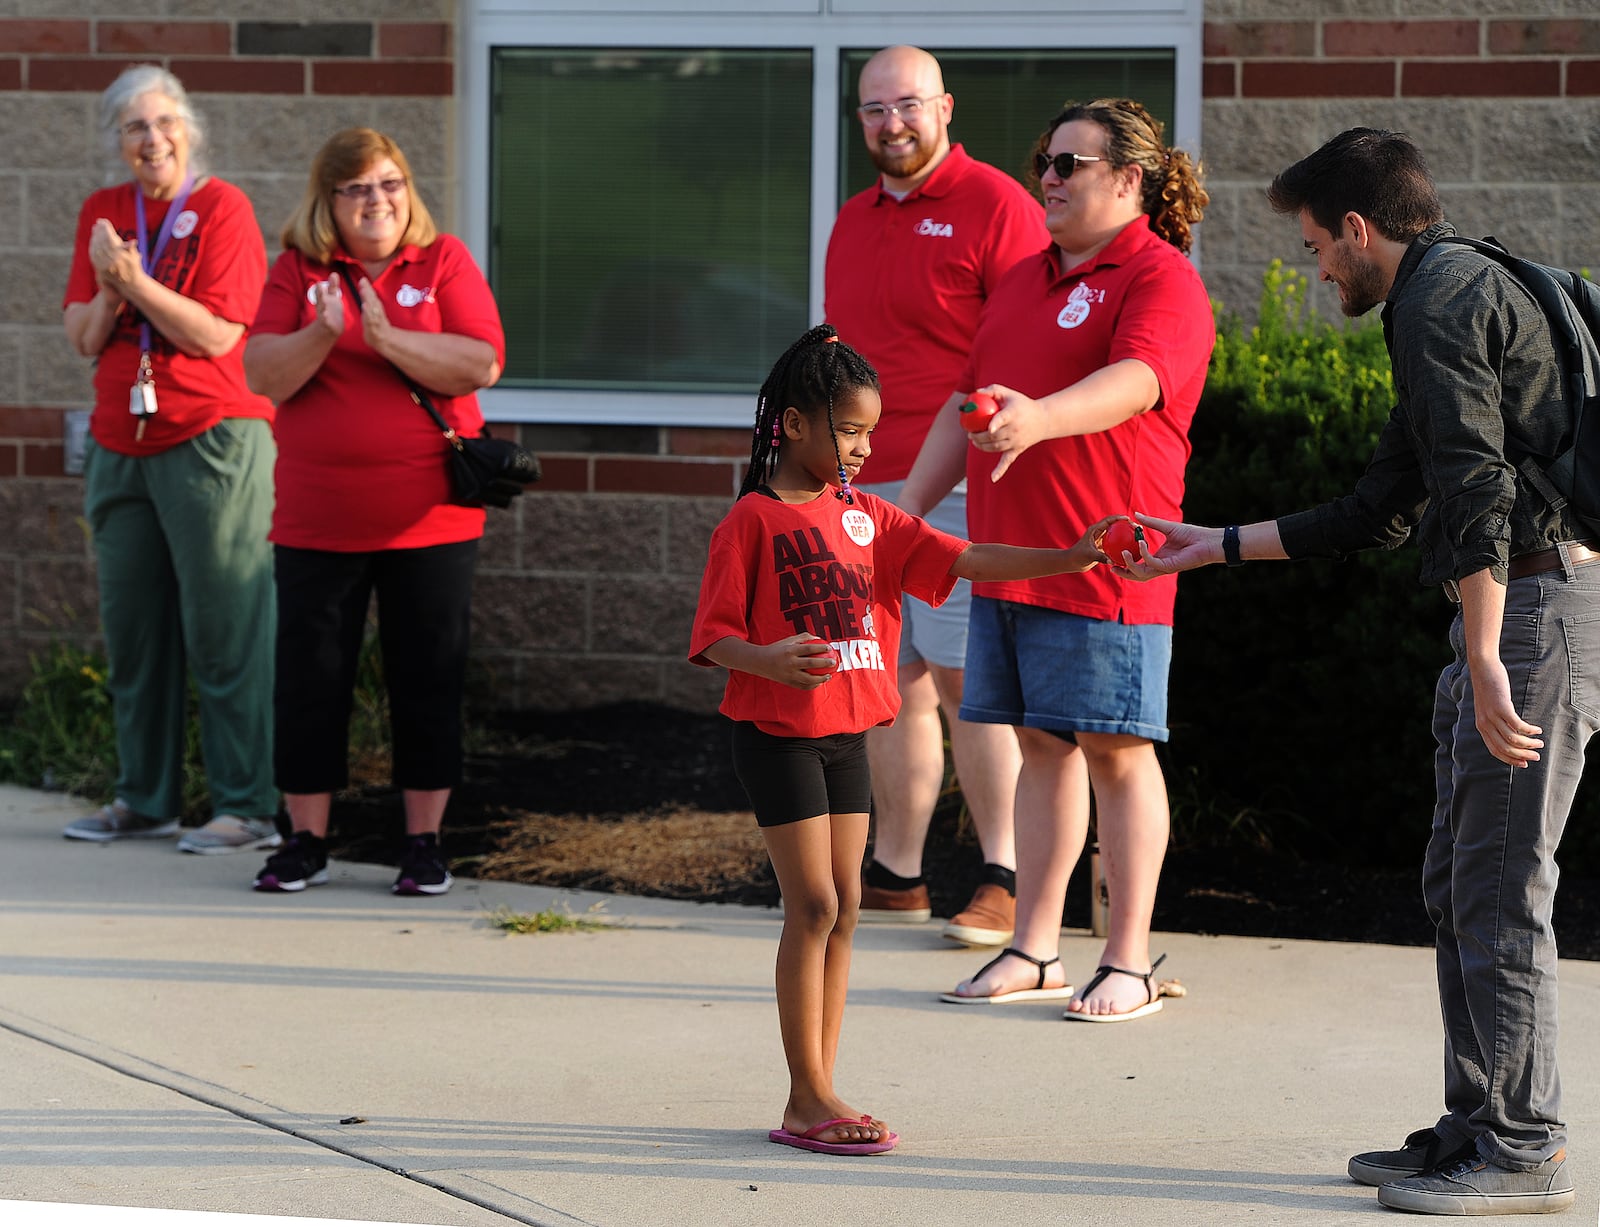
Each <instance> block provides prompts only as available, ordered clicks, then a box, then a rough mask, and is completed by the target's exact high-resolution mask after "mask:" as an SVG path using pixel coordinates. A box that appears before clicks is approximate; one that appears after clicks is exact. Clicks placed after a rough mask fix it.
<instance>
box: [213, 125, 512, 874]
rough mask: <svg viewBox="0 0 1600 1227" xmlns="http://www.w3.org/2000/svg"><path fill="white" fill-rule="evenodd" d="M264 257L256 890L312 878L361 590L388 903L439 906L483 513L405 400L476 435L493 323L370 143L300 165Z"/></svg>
mask: <svg viewBox="0 0 1600 1227" xmlns="http://www.w3.org/2000/svg"><path fill="white" fill-rule="evenodd" d="M283 246H284V252H283V254H282V255H281V256H279V257H278V260H277V262H276V263H275V264H274V265H273V268H272V274H271V276H270V277H269V278H268V281H267V288H266V291H265V292H264V293H263V295H262V298H261V309H260V311H259V313H258V314H257V315H256V321H255V325H254V327H253V328H252V329H251V334H250V341H249V344H248V345H247V346H246V349H245V356H244V365H245V373H246V375H247V376H248V377H249V379H250V386H251V387H252V388H254V389H256V390H257V391H259V392H263V393H265V394H266V395H268V396H270V397H272V399H273V400H275V401H277V402H278V472H277V478H278V505H277V508H276V510H275V511H274V513H273V517H272V541H273V544H274V550H275V555H274V569H275V573H276V577H277V587H278V673H277V687H276V689H275V692H274V699H275V708H276V721H277V735H276V746H277V751H276V771H277V779H278V785H279V787H280V788H282V789H283V792H284V804H285V807H286V808H287V809H288V811H289V820H290V824H291V826H292V827H293V834H292V836H291V837H290V839H289V840H288V841H287V842H286V843H285V844H284V846H283V847H282V848H281V849H279V850H278V852H277V853H276V854H274V855H273V856H272V857H271V858H270V859H269V860H268V861H267V864H266V866H265V868H263V869H262V871H261V873H260V874H259V875H257V877H256V880H255V887H256V889H257V890H262V891H299V890H303V889H304V888H305V887H307V886H318V885H321V884H322V883H324V882H326V881H327V880H328V869H327V865H328V856H327V849H326V847H325V845H324V840H325V838H326V836H327V833H328V816H329V809H330V805H331V802H332V795H333V793H334V792H336V791H338V790H339V789H340V788H343V787H344V786H345V783H346V779H347V773H348V767H347V761H346V760H347V738H348V732H349V723H350V706H351V692H352V689H353V687H354V684H355V678H356V664H357V659H358V657H359V655H360V652H361V643H362V638H363V634H364V631H365V628H366V624H367V603H368V600H369V598H370V597H371V596H372V595H373V594H374V593H376V595H377V600H378V639H379V643H380V644H381V646H382V649H383V675H384V682H385V685H386V686H387V688H388V692H389V709H390V722H391V725H392V728H393V744H394V782H395V784H396V786H397V787H398V788H399V789H400V791H401V799H402V803H403V805H404V808H405V822H406V836H407V838H406V841H405V844H404V847H403V849H402V851H401V855H400V873H399V875H398V876H397V877H396V879H395V882H394V892H395V893H396V894H399V895H442V894H444V893H445V891H447V890H449V889H450V883H451V877H450V873H449V870H448V868H447V866H446V863H445V860H444V856H443V854H442V852H441V851H440V847H439V828H440V824H441V823H442V822H443V820H444V811H445V805H446V803H447V802H448V801H449V799H450V791H451V789H452V788H453V787H454V786H455V785H456V784H457V783H458V782H459V781H460V777H461V698H462V688H463V684H464V681H465V676H466V664H467V627H468V621H469V613H470V607H471V596H472V576H473V570H474V567H475V565H476V561H477V555H478V540H479V538H481V537H482V536H483V516H484V513H483V508H481V507H462V506H457V505H455V504H453V503H452V502H451V500H450V485H449V480H448V477H447V475H446V469H445V452H444V449H445V442H444V439H443V438H442V437H441V436H440V433H439V428H438V427H437V426H435V425H434V424H433V422H432V420H431V419H430V418H429V416H428V415H427V413H426V412H425V411H424V410H423V409H422V407H421V405H420V404H419V403H417V402H416V401H414V400H413V399H412V393H411V387H412V385H413V384H415V385H417V386H419V387H421V388H423V389H425V390H426V391H427V392H428V393H430V399H431V400H432V401H433V402H434V405H435V406H436V408H437V409H438V411H439V412H440V414H442V415H443V416H444V418H445V420H446V421H448V422H449V423H450V425H451V426H452V427H453V428H454V429H455V430H456V431H458V432H459V433H461V434H463V435H476V434H479V433H481V431H482V429H483V415H482V414H481V413H480V412H479V410H478V399H477V392H478V389H479V388H486V387H489V386H490V385H491V384H493V383H494V382H495V381H496V380H497V379H499V378H500V370H501V367H502V366H503V364H504V362H505V335H504V332H503V330H502V329H501V326H500V312H499V310H498V308H497V307H496V306H495V302H494V298H493V296H492V295H491V294H490V292H489V286H488V284H487V283H486V282H485V281H484V278H483V274H482V273H480V272H479V271H478V267H477V265H476V264H475V263H474V262H473V259H472V256H471V254H470V253H469V252H468V251H467V249H466V246H465V245H464V244H463V243H461V242H460V241H459V240H458V239H455V238H453V237H451V236H450V235H447V234H440V233H439V231H438V228H437V227H436V226H435V225H434V222H433V218H432V217H431V216H430V215H429V213H428V209H427V206H426V205H424V204H423V202H422V198H421V196H419V195H418V194H417V189H416V183H415V181H414V180H413V178H412V175H411V167H410V164H409V163H408V162H407V161H406V156H405V154H404V153H402V152H401V151H400V147H399V146H398V145H397V144H395V142H394V141H393V140H391V139H390V138H389V137H387V136H385V135H384V134H383V133H381V132H375V131H373V130H372V129H371V128H349V129H346V130H345V131H343V132H338V133H335V134H334V135H333V136H332V137H330V138H329V139H328V141H327V142H326V143H325V144H324V145H323V146H322V148H321V149H320V150H319V151H318V152H317V155H316V157H315V158H314V159H313V161H312V164H311V176H310V180H309V182H308V183H307V185H306V190H305V195H304V196H303V197H302V198H301V201H300V205H299V207H298V208H296V210H295V211H294V213H293V215H292V216H291V217H290V218H289V221H288V224H287V225H286V226H285V227H284V229H283Z"/></svg>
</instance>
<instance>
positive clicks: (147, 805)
mask: <svg viewBox="0 0 1600 1227" xmlns="http://www.w3.org/2000/svg"><path fill="white" fill-rule="evenodd" d="M276 456H277V445H276V444H275V443H274V441H273V438H272V427H271V425H270V424H269V423H267V422H265V421H261V420H259V419H254V418H227V419H224V420H223V421H222V422H219V423H218V424H217V425H216V426H214V427H213V428H212V429H210V430H208V431H206V432H205V433H204V434H202V435H199V436H197V437H195V438H193V439H190V440H189V441H188V442H186V443H180V444H179V445H178V446H176V447H173V448H170V449H169V450H167V451H164V452H161V453H160V454H159V455H155V456H142V457H134V456H124V455H121V454H120V453H118V452H113V451H108V450H106V449H105V448H101V447H96V446H95V445H94V444H93V442H92V441H91V443H90V444H89V448H88V455H87V458H86V460H85V469H84V472H85V478H86V481H85V491H84V512H85V514H86V515H87V516H88V519H89V527H90V529H91V530H92V532H93V534H94V549H95V557H96V559H97V561H98V564H99V571H100V625H101V629H102V633H103V634H104V635H105V640H106V654H107V656H108V657H109V658H110V664H111V668H110V676H109V677H108V679H107V682H106V685H107V689H108V690H110V692H111V698H112V702H113V704H114V705H115V710H116V725H117V759H118V767H117V796H119V797H121V798H122V799H123V800H124V801H126V802H127V803H128V805H129V806H131V807H132V808H133V809H134V810H135V811H136V812H138V813H141V814H146V815H148V816H150V817H153V818H170V817H176V816H177V815H179V814H180V813H182V809H183V757H184V741H185V723H186V720H185V716H186V713H185V707H186V702H187V687H186V684H185V674H186V672H187V673H191V674H193V676H194V683H195V690H196V692H197V693H198V695H199V700H200V751H201V754H202V756H203V757H204V759H205V769H206V779H207V782H208V783H209V785H210V789H211V808H212V811H213V813H216V814H238V815H240V816H242V817H259V816H263V815H269V814H273V813H275V812H276V811H277V808H278V794H277V790H276V789H275V788H274V787H273V783H272V666H273V641H274V638H275V636H276V633H277V604H276V601H275V599H274V596H273V589H272V547H271V546H270V545H268V543H267V532H268V530H269V529H270V528H271V526H272V497H273V495H272V468H273V463H274V460H275V458H276Z"/></svg>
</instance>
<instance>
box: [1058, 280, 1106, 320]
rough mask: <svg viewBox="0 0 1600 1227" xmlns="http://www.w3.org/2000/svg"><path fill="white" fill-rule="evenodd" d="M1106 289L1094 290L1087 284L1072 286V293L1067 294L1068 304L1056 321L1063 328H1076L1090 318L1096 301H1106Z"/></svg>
mask: <svg viewBox="0 0 1600 1227" xmlns="http://www.w3.org/2000/svg"><path fill="white" fill-rule="evenodd" d="M1105 300H1106V292H1105V291H1104V290H1092V289H1090V288H1089V287H1088V286H1087V285H1082V284H1080V285H1076V286H1073V287H1072V293H1071V294H1068V295H1067V305H1066V306H1064V307H1062V308H1061V314H1060V315H1058V316H1056V323H1057V324H1058V325H1059V326H1060V327H1062V328H1076V327H1077V326H1078V325H1079V324H1081V323H1083V321H1084V320H1086V319H1088V318H1089V308H1090V306H1092V305H1093V304H1094V303H1097V302H1105Z"/></svg>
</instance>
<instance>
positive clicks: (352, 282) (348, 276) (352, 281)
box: [338, 263, 463, 452]
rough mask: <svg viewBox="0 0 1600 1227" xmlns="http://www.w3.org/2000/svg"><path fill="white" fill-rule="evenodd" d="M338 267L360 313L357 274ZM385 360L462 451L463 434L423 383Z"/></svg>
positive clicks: (456, 447)
mask: <svg viewBox="0 0 1600 1227" xmlns="http://www.w3.org/2000/svg"><path fill="white" fill-rule="evenodd" d="M338 268H339V275H340V276H341V277H343V278H344V281H345V284H346V285H348V286H349V287H350V294H349V297H348V298H347V299H346V301H347V302H354V304H355V309H356V314H357V315H360V314H361V289H360V287H359V286H357V285H356V278H355V274H354V273H352V272H351V271H350V266H349V265H348V264H343V263H341V264H340V265H339V266H338ZM385 361H387V362H388V363H389V365H390V366H392V367H394V372H395V374H396V375H398V376H400V378H401V379H402V380H404V381H405V385H406V390H407V391H408V392H410V393H411V399H412V400H414V401H416V402H417V404H418V405H419V406H421V408H422V409H423V410H424V411H426V413H427V415H428V416H429V417H431V418H432V419H433V424H434V425H435V426H437V427H438V428H439V429H440V430H441V431H443V432H444V437H445V439H446V440H448V441H449V443H450V446H451V447H453V448H455V449H456V451H458V452H459V451H462V450H463V444H462V442H461V436H460V435H458V434H456V432H455V428H454V427H453V426H451V425H450V423H449V422H447V421H445V420H444V417H443V415H441V414H440V412H439V411H438V410H437V409H435V408H434V407H433V401H432V400H431V399H430V398H429V396H428V394H427V393H426V392H425V391H423V389H422V385H421V384H419V383H418V382H417V381H416V380H415V379H413V378H411V376H410V375H407V374H406V373H405V372H404V371H402V370H401V369H400V368H399V366H397V365H396V364H395V363H394V362H393V361H392V360H390V359H385Z"/></svg>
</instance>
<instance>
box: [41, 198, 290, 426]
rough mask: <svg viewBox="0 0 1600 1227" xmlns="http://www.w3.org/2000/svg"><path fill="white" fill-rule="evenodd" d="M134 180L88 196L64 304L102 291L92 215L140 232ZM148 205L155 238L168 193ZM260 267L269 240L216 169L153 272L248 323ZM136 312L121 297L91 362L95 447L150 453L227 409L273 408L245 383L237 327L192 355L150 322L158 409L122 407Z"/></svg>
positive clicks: (268, 412) (134, 350) (135, 369)
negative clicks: (225, 339) (222, 341)
mask: <svg viewBox="0 0 1600 1227" xmlns="http://www.w3.org/2000/svg"><path fill="white" fill-rule="evenodd" d="M137 190H138V189H137V188H136V187H135V186H134V185H133V184H132V183H122V184H118V185H117V186H116V187H110V188H104V189H102V190H101V191H98V192H95V193H94V194H93V195H91V196H90V197H89V199H88V200H86V201H84V203H83V209H82V210H81V211H80V212H79V214H78V231H77V237H76V238H75V240H74V242H73V248H72V271H71V272H70V273H69V274H68V277H67V292H66V297H65V299H64V301H63V303H62V306H63V307H70V306H71V305H72V304H73V303H84V302H88V301H89V300H90V299H92V298H93V297H94V296H95V294H97V293H98V292H99V283H98V281H96V279H95V273H94V266H93V265H92V264H90V263H89V234H90V232H91V231H92V230H93V228H94V224H95V222H96V221H97V220H98V219H99V218H102V217H103V218H106V219H107V220H108V221H110V223H111V224H112V225H113V226H114V227H116V231H117V233H118V234H120V235H121V236H122V237H123V238H124V239H131V238H133V237H134V236H135V234H136V233H137V228H136V215H135V211H134V198H133V194H134V192H135V191H137ZM144 207H145V228H146V230H147V232H148V234H149V236H150V243H151V244H152V246H153V245H154V243H155V237H156V235H157V234H158V233H159V232H160V230H161V223H162V222H163V221H165V220H166V216H167V210H168V209H170V208H171V207H172V202H171V201H168V200H150V199H148V198H146V200H145V202H144ZM266 275H267V250H266V247H265V246H263V244H262V242H261V228H260V227H259V226H257V225H256V215H255V213H254V211H252V209H251V208H250V198H249V197H247V196H246V195H245V194H244V193H243V192H241V191H240V190H239V189H238V188H236V187H234V186H233V184H231V183H228V182H226V181H224V180H222V179H218V178H215V177H212V178H209V179H207V180H205V181H204V182H203V183H201V184H200V186H199V187H197V188H195V189H194V191H193V192H191V193H190V194H189V199H188V200H186V201H185V202H184V205H183V212H182V213H180V214H179V215H178V216H177V217H176V218H174V219H173V228H172V237H171V238H170V239H168V240H167V245H166V247H165V248H164V249H163V250H162V252H161V260H160V262H159V263H158V264H157V265H156V269H155V279H156V280H157V281H159V282H160V283H161V284H162V285H164V286H166V287H167V288H168V289H169V290H176V291H177V292H178V293H179V294H182V295H183V296H184V297H185V298H191V299H193V300H194V301H195V302H197V303H199V304H200V305H201V306H202V307H204V308H205V309H206V310H207V311H210V312H211V313H212V314H213V315H215V316H218V317H219V318H221V319H225V320H230V321H232V322H233V323H235V324H245V325H248V324H249V323H250V321H251V320H252V319H254V318H255V313H256V303H257V302H258V301H259V300H260V298H261V283H262V282H263V281H264V280H265V279H266ZM142 318H143V317H141V316H140V315H139V313H138V312H137V311H135V310H133V309H131V308H128V307H126V306H124V308H123V309H122V310H121V311H119V312H118V313H117V318H116V323H115V325H114V327H113V328H112V330H111V336H110V338H109V339H108V340H107V341H106V344H105V348H104V349H102V350H101V351H100V355H99V357H98V359H97V360H96V362H95V368H94V412H93V413H92V414H91V415H90V417H89V432H90V433H91V434H92V435H93V436H94V441H95V442H96V443H98V444H99V445H100V446H101V447H104V448H107V449H108V450H110V451H113V452H120V453H122V454H123V455H124V456H153V455H155V454H156V453H157V452H164V451H166V450H167V449H168V448H170V447H175V446H177V445H178V444H179V443H183V442H184V441H186V440H188V439H192V438H194V437H195V436H196V435H199V434H203V433H204V432H205V431H208V430H210V429H211V428H212V427H213V426H215V425H216V424H217V423H218V422H220V421H221V420H222V419H223V418H271V417H272V402H271V401H269V400H268V399H267V398H266V397H264V396H257V395H255V394H254V393H253V392H251V391H250V389H249V388H248V387H247V386H246V385H245V381H244V346H245V338H244V337H243V336H241V337H240V338H239V343H238V344H237V345H235V346H234V347H233V348H232V349H230V350H229V351H228V352H227V353H225V354H222V355H220V356H219V357H216V358H196V357H191V356H190V355H188V354H185V353H183V352H182V351H180V350H179V349H178V348H177V347H176V346H175V345H173V344H172V342H171V341H169V340H167V339H166V337H164V336H162V335H161V332H160V330H159V329H155V328H152V329H151V330H150V363H151V367H152V368H153V370H154V372H155V381H156V405H157V411H156V415H155V416H154V417H147V418H144V419H140V418H136V417H134V416H133V414H131V413H129V412H128V390H129V389H130V388H131V387H132V386H133V381H134V380H135V379H136V378H137V377H138V374H139V355H140V353H141V350H140V347H139V340H140V337H139V324H140V322H141V320H142ZM141 420H142V421H143V423H144V430H143V431H142V432H141V431H140V430H139V424H140V422H141Z"/></svg>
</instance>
